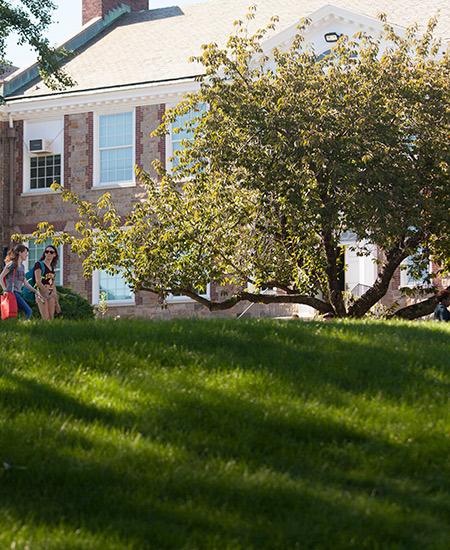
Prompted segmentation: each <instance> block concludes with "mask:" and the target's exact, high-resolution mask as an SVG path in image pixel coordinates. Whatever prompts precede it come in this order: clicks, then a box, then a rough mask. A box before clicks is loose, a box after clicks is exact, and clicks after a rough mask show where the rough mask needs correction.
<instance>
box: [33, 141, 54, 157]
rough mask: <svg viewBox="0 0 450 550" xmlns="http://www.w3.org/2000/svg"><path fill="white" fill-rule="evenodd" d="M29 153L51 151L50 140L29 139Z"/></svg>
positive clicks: (46, 152) (47, 152)
mask: <svg viewBox="0 0 450 550" xmlns="http://www.w3.org/2000/svg"><path fill="white" fill-rule="evenodd" d="M30 153H33V154H35V155H39V154H41V155H42V154H49V153H52V142H51V140H49V139H30Z"/></svg>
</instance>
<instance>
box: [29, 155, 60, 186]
mask: <svg viewBox="0 0 450 550" xmlns="http://www.w3.org/2000/svg"><path fill="white" fill-rule="evenodd" d="M54 182H56V183H61V155H48V156H39V157H31V159H30V189H47V188H49V187H50V186H51V184H52V183H54Z"/></svg>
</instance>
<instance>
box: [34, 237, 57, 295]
mask: <svg viewBox="0 0 450 550" xmlns="http://www.w3.org/2000/svg"><path fill="white" fill-rule="evenodd" d="M51 244H52V241H51V240H50V239H47V240H46V241H44V242H43V243H40V244H38V243H36V241H28V243H27V244H26V246H28V248H29V250H30V252H29V254H28V266H27V267H26V270H29V269H31V268H32V267H33V266H34V264H35V263H36V262H37V261H38V260H40V259H41V257H42V255H43V254H44V250H45V249H46V247H47V246H49V245H51ZM57 249H58V265H57V266H56V269H55V274H56V284H57V285H59V286H62V284H63V269H62V267H63V247H62V246H58V247H57Z"/></svg>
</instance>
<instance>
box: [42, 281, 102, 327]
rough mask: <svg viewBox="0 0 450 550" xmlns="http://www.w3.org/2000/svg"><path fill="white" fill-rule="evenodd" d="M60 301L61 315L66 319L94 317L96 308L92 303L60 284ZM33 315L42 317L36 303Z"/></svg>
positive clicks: (58, 288)
mask: <svg viewBox="0 0 450 550" xmlns="http://www.w3.org/2000/svg"><path fill="white" fill-rule="evenodd" d="M57 290H58V295H59V303H60V306H61V316H62V317H64V319H74V320H83V319H93V318H94V309H93V307H92V306H91V304H90V303H89V302H88V301H87V300H86V299H85V298H83V297H82V296H80V295H79V294H77V293H76V292H74V291H73V290H71V289H70V288H66V287H63V286H58V287H57ZM32 308H33V315H34V317H36V318H39V317H40V313H39V310H38V307H37V305H36V304H33V306H32Z"/></svg>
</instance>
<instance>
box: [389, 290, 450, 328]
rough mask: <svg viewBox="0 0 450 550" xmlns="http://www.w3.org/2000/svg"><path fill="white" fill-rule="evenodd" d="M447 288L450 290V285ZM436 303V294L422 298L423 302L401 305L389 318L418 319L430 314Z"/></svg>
mask: <svg viewBox="0 0 450 550" xmlns="http://www.w3.org/2000/svg"><path fill="white" fill-rule="evenodd" d="M447 290H450V286H449V287H447ZM437 304H438V300H437V297H436V295H434V296H431V297H430V298H428V299H427V300H424V301H423V302H419V303H417V304H412V305H410V306H406V307H402V308H401V309H398V310H397V311H396V312H394V313H393V314H392V315H391V316H390V317H389V318H390V319H395V318H398V319H407V320H409V321H412V320H414V319H419V318H420V317H424V316H425V315H430V314H431V313H433V311H434V309H435V308H436V306H437Z"/></svg>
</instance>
